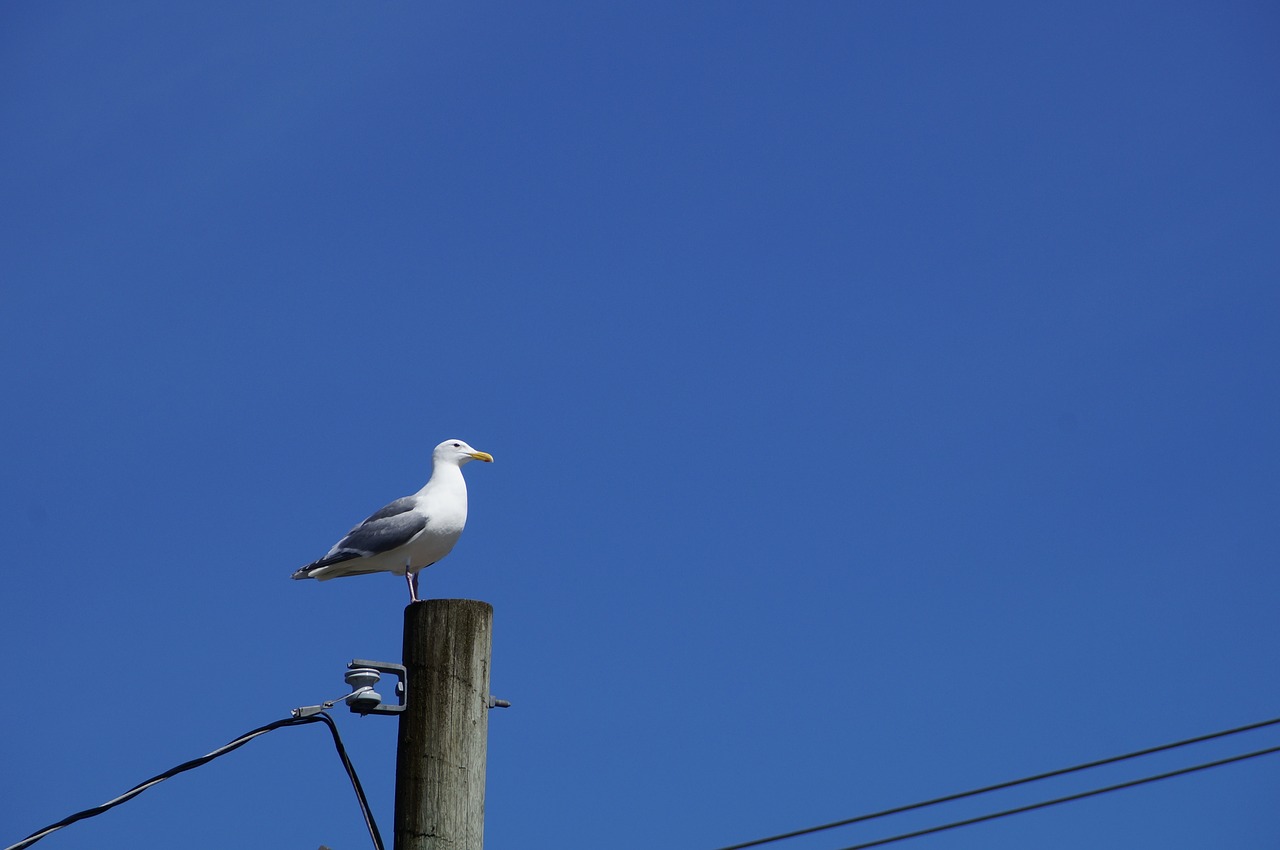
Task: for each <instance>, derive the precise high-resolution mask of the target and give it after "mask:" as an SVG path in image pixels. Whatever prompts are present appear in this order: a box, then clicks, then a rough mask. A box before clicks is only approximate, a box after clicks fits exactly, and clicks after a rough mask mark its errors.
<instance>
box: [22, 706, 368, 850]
mask: <svg viewBox="0 0 1280 850" xmlns="http://www.w3.org/2000/svg"><path fill="white" fill-rule="evenodd" d="M308 723H324V724H326V725H327V726H328V727H329V732H330V734H331V735H332V736H333V745H334V747H335V748H336V749H337V751H338V757H339V758H340V759H342V766H343V767H344V768H345V769H346V771H347V776H348V777H349V778H350V779H351V787H352V788H354V789H355V792H356V799H357V800H358V801H359V803H360V811H361V813H362V814H363V815H364V820H365V825H366V826H368V828H369V835H370V837H371V838H372V839H373V845H374V847H375V848H377V850H384V848H383V846H382V836H381V835H380V834H379V833H378V825H377V824H376V823H374V820H373V813H372V812H371V811H370V810H369V801H368V799H366V798H365V795H364V789H363V788H362V787H361V786H360V778H359V777H358V776H356V770H355V767H354V765H352V764H351V759H349V758H348V757H347V750H346V748H345V747H344V746H343V745H342V737H341V736H340V735H339V734H338V727H337V724H335V723H334V722H333V718H331V717H330V716H329V715H327V714H324V713H323V712H321V713H318V714H312V715H308V716H306V717H288V718H285V719H284V720H276V721H274V722H272V723H268V724H266V725H265V726H259V727H258V728H257V729H253V730H251V731H249V732H246V733H244V734H243V735H241V736H240V737H238V738H236V739H234V740H232V741H230V742H228V743H226V744H224V745H223V746H221V747H218V749H216V750H214V751H213V752H211V753H209V754H207V755H203V756H200V757H199V758H195V759H192V760H191V761H187V762H183V763H182V764H180V765H178V766H177V767H171V768H169V769H168V770H166V771H165V772H164V773H160V774H157V775H155V776H153V777H151V778H150V779H148V780H147V781H145V782H142V783H139V784H138V785H135V786H133V787H132V788H130V789H129V790H128V791H126V792H124V793H123V794H121V795H120V796H119V797H116V798H115V799H114V800H108V801H107V802H105V803H103V804H102V805H100V806H94V807H93V808H91V809H85V810H84V811H82V812H76V813H75V814H74V815H69V816H67V817H65V818H63V819H62V820H60V821H58V822H57V823H54V824H50V825H49V826H46V827H45V828H44V829H40V830H37V831H35V832H33V833H31V834H30V835H28V836H27V837H26V838H24V839H22V840H21V841H19V842H18V843H17V844H13V845H10V846H9V847H6V848H5V850H24V848H27V847H30V846H31V845H32V844H35V843H36V842H37V841H39V840H40V839H42V838H44V837H45V836H47V835H49V834H50V833H53V832H57V831H58V830H59V829H62V828H63V827H64V826H70V825H71V824H73V823H75V822H76V821H80V820H85V819H86V818H91V817H96V816H98V815H100V814H102V813H103V812H106V811H109V810H111V809H114V808H115V807H116V806H119V805H120V804H121V803H126V802H128V801H129V800H132V799H133V798H134V797H136V796H138V795H139V794H141V793H142V792H143V791H146V790H147V789H148V788H150V787H151V786H153V785H157V784H159V783H161V782H163V781H164V780H166V779H168V778H170V777H172V776H177V775H178V774H179V773H185V772H186V771H188V770H193V769H195V768H197V767H200V766H202V765H205V764H208V763H209V762H211V761H213V760H214V759H216V758H218V757H219V756H224V755H226V754H227V753H229V752H231V751H232V750H237V749H239V748H240V747H243V746H244V745H245V744H247V743H249V742H250V741H252V740H253V739H254V738H256V737H258V736H259V735H265V734H267V733H268V732H272V731H274V730H276V729H280V728H282V727H285V726H304V725H306V724H308Z"/></svg>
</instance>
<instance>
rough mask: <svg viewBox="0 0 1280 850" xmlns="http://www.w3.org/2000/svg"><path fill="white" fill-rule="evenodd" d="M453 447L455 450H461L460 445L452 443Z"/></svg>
mask: <svg viewBox="0 0 1280 850" xmlns="http://www.w3.org/2000/svg"><path fill="white" fill-rule="evenodd" d="M453 447H454V448H455V449H460V448H462V443H454V444H453Z"/></svg>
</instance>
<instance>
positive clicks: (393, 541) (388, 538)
mask: <svg viewBox="0 0 1280 850" xmlns="http://www.w3.org/2000/svg"><path fill="white" fill-rule="evenodd" d="M416 503H417V502H416V500H415V499H414V498H413V497H412V496H405V497H404V498H403V499H396V500H395V501H394V502H392V503H391V504H389V505H387V506H386V507H385V508H383V509H382V510H380V511H378V512H377V513H376V514H374V515H373V516H371V517H369V518H368V519H366V520H365V521H364V522H362V523H360V524H359V525H357V526H356V527H355V528H353V529H351V530H350V531H348V532H347V536H346V537H343V538H342V539H341V540H339V541H338V542H337V543H336V544H334V547H333V548H332V549H330V550H329V552H328V554H326V555H325V556H324V557H323V558H321V559H320V560H318V561H314V562H312V563H310V564H307V565H306V566H305V567H303V568H302V569H300V570H298V572H297V573H295V574H294V576H295V578H301V577H305V576H306V574H307V573H309V572H311V571H312V570H315V569H318V568H320V567H327V566H330V565H332V564H338V563H341V562H343V561H350V560H351V559H352V558H366V557H368V556H370V555H378V554H381V553H382V552H389V551H391V550H392V549H396V548H398V547H400V546H403V545H404V544H406V543H408V542H409V541H410V540H412V539H413V538H414V537H415V536H416V535H417V534H418V532H420V531H422V529H424V528H426V527H427V518H426V517H425V516H423V515H422V514H419V513H413V507H414V505H415V504H416ZM299 574H300V575H299Z"/></svg>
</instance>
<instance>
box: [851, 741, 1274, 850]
mask: <svg viewBox="0 0 1280 850" xmlns="http://www.w3.org/2000/svg"><path fill="white" fill-rule="evenodd" d="M1272 753H1280V747H1268V748H1267V749H1265V750H1255V751H1254V752H1251V753H1244V754H1242V755H1238V756H1230V757H1228V758H1224V759H1218V760H1217V761H1211V762H1206V763H1205V764H1197V765H1193V766H1191V767H1182V768H1178V769H1177V770H1171V771H1169V772H1168V773H1160V774H1157V775H1155V776H1146V777H1143V778H1142V779H1131V780H1129V781H1128V782H1120V783H1117V784H1115V785H1108V786H1106V787H1105V788H1094V789H1093V790H1091V791H1081V792H1079V793H1078V794H1068V795H1067V796H1065V797H1055V798H1054V799H1052V800H1044V801H1042V802H1039V803H1030V804H1028V805H1025V806H1018V807H1016V808H1013V809H1005V810H1004V811H999V812H992V813H991V814H987V815H979V816H977V817H973V818H966V819H965V820H958V821H952V822H951V823H944V824H942V825H940V826H931V827H929V828H927V829H918V830H916V831H915V832H904V833H902V834H901V835H893V836H890V837H888V838H878V839H876V840H875V841H865V842H863V843H862V844H854V845H851V846H849V847H842V848H840V850H867V848H868V847H882V846H884V845H885V844H893V843H894V842H897V841H906V840H907V839H908V838H919V837H920V836H922V835H932V834H934V833H935V832H945V831H947V830H949V829H957V828H959V827H962V826H971V825H972V824H975V823H985V822H986V821H991V820H995V819H996V818H1003V817H1008V816H1010V815H1020V814H1022V813H1023V812H1032V811H1035V810H1036V809H1045V808H1048V807H1049V806H1056V805H1058V804H1059V803H1070V802H1073V801H1075V800H1083V799H1085V798H1086V797H1096V796H1098V795H1099V794H1108V793H1110V792H1112V791H1119V790H1121V789H1122V788H1133V787H1134V786H1137V785H1146V784H1147V783H1149V782H1159V781H1160V780H1161V779H1170V778H1172V777H1174V776H1184V775H1185V774H1188V773H1195V772H1196V771H1199V770H1208V769H1209V768H1211V767H1221V766H1222V765H1224V764H1232V763H1234V762H1238V761H1244V760H1245V759H1252V758H1258V757H1259V756H1266V755H1270V754H1272Z"/></svg>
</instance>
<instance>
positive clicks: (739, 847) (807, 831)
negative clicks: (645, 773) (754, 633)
mask: <svg viewBox="0 0 1280 850" xmlns="http://www.w3.org/2000/svg"><path fill="white" fill-rule="evenodd" d="M1278 723H1280V717H1275V718H1272V719H1271V720H1261V721H1259V722H1257V723H1248V724H1246V725H1244V726H1236V727H1233V728H1231V729H1223V730H1222V731H1220V732H1210V733H1208V734H1207V735H1197V736H1195V737H1194V738H1184V739H1183V740H1181V741H1173V742H1172V743H1168V744H1159V745H1157V746H1154V747H1146V748H1145V749H1141V750H1134V751H1133V752H1131V753H1125V754H1123V755H1118V756H1110V757H1109V758H1102V759H1096V760H1094V761H1088V762H1084V763H1082V764H1076V765H1072V766H1071V767H1063V768H1059V769H1057V770H1049V771H1046V772H1044V773H1037V774H1033V775H1031V776H1024V777H1022V778H1021V779H1010V780H1008V781H1007V782H997V783H996V784H995V785H986V786H983V787H982V788H975V789H973V790H972V791H961V792H959V793H956V794H947V795H945V796H942V797H934V798H933V799H930V800H922V801H921V802H919V803H909V804H907V805H905V806H895V807H893V808H891V809H883V810H881V811H878V812H871V813H870V814H865V815H858V816H856V817H851V818H844V819H843V820H837V821H831V822H830V823H824V824H820V825H818V826H810V827H805V828H804V829H795V830H792V831H790V832H783V833H779V834H778V835H770V836H768V837H767V838H757V839H755V840H753V841H744V842H742V843H740V844H730V845H728V846H726V847H720V848H717V850H744V848H747V847H759V846H761V845H762V844H771V843H773V842H774V841H782V840H784V839H787V838H798V837H799V836H801V835H812V834H813V833H815V832H823V831H825V830H828V829H835V828H836V827H840V826H849V825H850V824H855V823H865V822H866V821H869V820H876V819H877V818H883V817H888V816H889V815H896V814H900V813H902V812H911V811H915V810H917V809H924V808H927V807H929V806H936V805H938V804H940V803H949V802H951V801H952V800H963V799H966V798H968V797H976V796H978V795H979V794H989V793H991V792H992V791H1002V790H1004V789H1006V788H1014V787H1016V786H1018V785H1026V784H1027V783H1030V782H1039V781H1040V780H1042V779H1050V778H1052V777H1054V776H1065V775H1066V774H1068V773H1076V772H1078V771H1081V770H1089V769H1091V768H1095V767H1102V766H1103V765H1107V764H1115V763H1116V762H1121V761H1126V760H1128V759H1135V758H1139V757H1140V756H1148V755H1151V754H1152V753H1161V752H1165V751H1166V750H1174V749H1177V748H1179V747H1186V746H1189V745H1191V744H1198V743H1201V742H1202V741H1212V740H1214V739H1216V738H1225V737H1227V736H1229V735H1238V734H1240V733H1241V732H1250V731H1253V730H1254V729H1262V728H1264V727H1267V726H1275V725H1276V724H1278Z"/></svg>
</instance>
